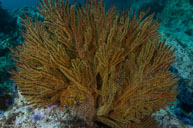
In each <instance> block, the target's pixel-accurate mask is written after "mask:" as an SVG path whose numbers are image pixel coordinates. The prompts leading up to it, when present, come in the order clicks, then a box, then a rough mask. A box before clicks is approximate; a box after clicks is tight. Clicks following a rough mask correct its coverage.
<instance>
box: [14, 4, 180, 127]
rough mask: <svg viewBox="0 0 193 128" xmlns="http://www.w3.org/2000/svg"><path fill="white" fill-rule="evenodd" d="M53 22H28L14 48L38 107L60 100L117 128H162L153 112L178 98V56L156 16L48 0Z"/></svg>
mask: <svg viewBox="0 0 193 128" xmlns="http://www.w3.org/2000/svg"><path fill="white" fill-rule="evenodd" d="M40 4H41V7H38V9H39V11H40V14H41V15H42V16H44V18H45V21H38V20H37V19H36V18H35V21H34V22H33V20H32V18H29V17H28V16H23V17H21V18H22V20H23V23H22V24H23V25H24V26H25V30H23V33H22V34H23V37H24V42H23V44H22V45H20V46H18V47H17V49H12V51H13V53H12V55H13V59H14V60H15V61H16V62H15V65H16V66H17V68H18V70H17V71H11V73H12V80H14V81H15V82H14V83H15V84H16V85H18V90H19V92H20V93H21V95H22V96H23V98H24V100H25V101H26V102H27V103H28V104H29V105H32V106H33V107H34V108H40V107H44V106H47V105H50V104H53V103H57V102H59V103H60V105H61V106H64V105H66V106H71V107H72V108H74V109H75V110H76V111H77V116H79V117H80V118H83V119H85V120H90V121H93V122H96V123H98V124H100V125H101V127H110V128H137V127H139V128H143V127H144V128H145V127H156V123H155V121H154V119H153V117H151V114H152V113H154V112H156V111H158V110H159V109H160V108H163V107H165V106H166V105H169V104H172V101H173V100H174V99H175V97H176V95H177V94H176V93H175V89H176V85H177V84H176V81H177V80H176V79H175V77H176V75H174V74H172V73H171V72H170V71H169V70H168V69H169V66H170V65H171V64H172V63H173V62H174V58H175V57H174V55H173V54H174V51H175V49H174V50H171V46H167V45H165V41H159V39H160V37H161V35H160V34H159V33H158V31H157V29H158V27H159V26H160V22H158V21H157V20H154V19H153V16H154V14H152V15H150V16H146V14H147V12H148V10H147V11H145V12H143V11H141V12H140V13H139V14H138V16H136V14H135V12H133V13H132V15H131V16H130V14H131V12H130V10H128V11H124V12H118V11H117V10H116V8H115V7H114V6H112V7H111V8H109V9H108V10H107V12H105V7H104V3H103V1H102V0H100V1H98V0H92V1H88V0H86V1H85V5H84V7H83V6H82V5H80V6H79V7H76V3H74V4H72V5H69V0H66V2H64V1H63V0H55V1H52V0H43V1H40Z"/></svg>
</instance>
